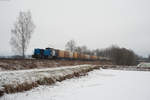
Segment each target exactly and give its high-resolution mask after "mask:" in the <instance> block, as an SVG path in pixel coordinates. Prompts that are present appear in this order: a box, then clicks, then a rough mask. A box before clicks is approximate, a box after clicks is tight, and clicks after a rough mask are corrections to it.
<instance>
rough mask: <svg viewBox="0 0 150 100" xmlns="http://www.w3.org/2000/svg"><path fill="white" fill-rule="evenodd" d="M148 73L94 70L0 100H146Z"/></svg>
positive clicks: (149, 90) (149, 89)
mask: <svg viewBox="0 0 150 100" xmlns="http://www.w3.org/2000/svg"><path fill="white" fill-rule="evenodd" d="M149 93H150V72H144V71H142V72H140V71H120V70H95V71H92V72H89V75H88V76H83V77H81V78H74V79H69V80H65V81H63V82H57V83H56V84H55V85H52V86H40V87H37V88H35V89H32V90H31V91H27V92H24V93H15V94H7V95H5V96H3V97H2V98H0V100H150V94H149Z"/></svg>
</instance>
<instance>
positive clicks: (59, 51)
mask: <svg viewBox="0 0 150 100" xmlns="http://www.w3.org/2000/svg"><path fill="white" fill-rule="evenodd" d="M58 58H64V51H62V50H58Z"/></svg>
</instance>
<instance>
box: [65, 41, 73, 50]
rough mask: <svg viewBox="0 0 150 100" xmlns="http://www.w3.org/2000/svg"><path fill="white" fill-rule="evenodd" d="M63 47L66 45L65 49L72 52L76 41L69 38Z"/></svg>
mask: <svg viewBox="0 0 150 100" xmlns="http://www.w3.org/2000/svg"><path fill="white" fill-rule="evenodd" d="M65 47H66V50H68V51H71V52H74V51H75V49H76V42H75V41H74V40H70V41H68V42H67V44H66V45H65Z"/></svg>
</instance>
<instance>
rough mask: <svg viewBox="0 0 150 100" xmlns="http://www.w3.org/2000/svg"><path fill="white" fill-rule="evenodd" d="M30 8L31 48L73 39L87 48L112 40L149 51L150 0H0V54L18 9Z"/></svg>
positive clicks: (59, 44)
mask: <svg viewBox="0 0 150 100" xmlns="http://www.w3.org/2000/svg"><path fill="white" fill-rule="evenodd" d="M27 10H30V11H31V13H32V18H33V21H34V23H35V25H36V29H35V31H34V34H33V35H32V38H31V41H30V45H29V48H28V51H27V52H28V53H30V54H31V53H32V51H33V49H34V48H37V47H39V48H45V47H47V46H53V47H55V48H59V49H64V47H65V43H66V42H67V41H68V40H70V39H74V40H75V41H76V42H77V45H87V46H88V47H89V48H90V49H96V48H100V49H101V48H105V47H108V46H110V45H112V44H116V45H118V46H121V47H126V48H129V49H132V50H134V51H135V52H136V53H138V54H139V55H143V56H146V55H148V54H150V51H149V50H150V46H149V45H150V0H9V1H8V0H6V1H5V0H0V12H1V15H0V54H1V55H6V54H10V53H11V47H10V45H9V40H10V37H11V32H10V30H11V28H13V24H14V22H15V21H16V19H17V17H18V15H19V11H27Z"/></svg>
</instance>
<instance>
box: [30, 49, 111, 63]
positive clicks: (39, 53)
mask: <svg viewBox="0 0 150 100" xmlns="http://www.w3.org/2000/svg"><path fill="white" fill-rule="evenodd" d="M32 57H33V58H36V59H67V60H108V58H106V57H98V56H95V55H87V54H83V53H77V52H69V51H64V50H58V49H54V48H45V49H39V48H36V49H34V54H33V55H32Z"/></svg>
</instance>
